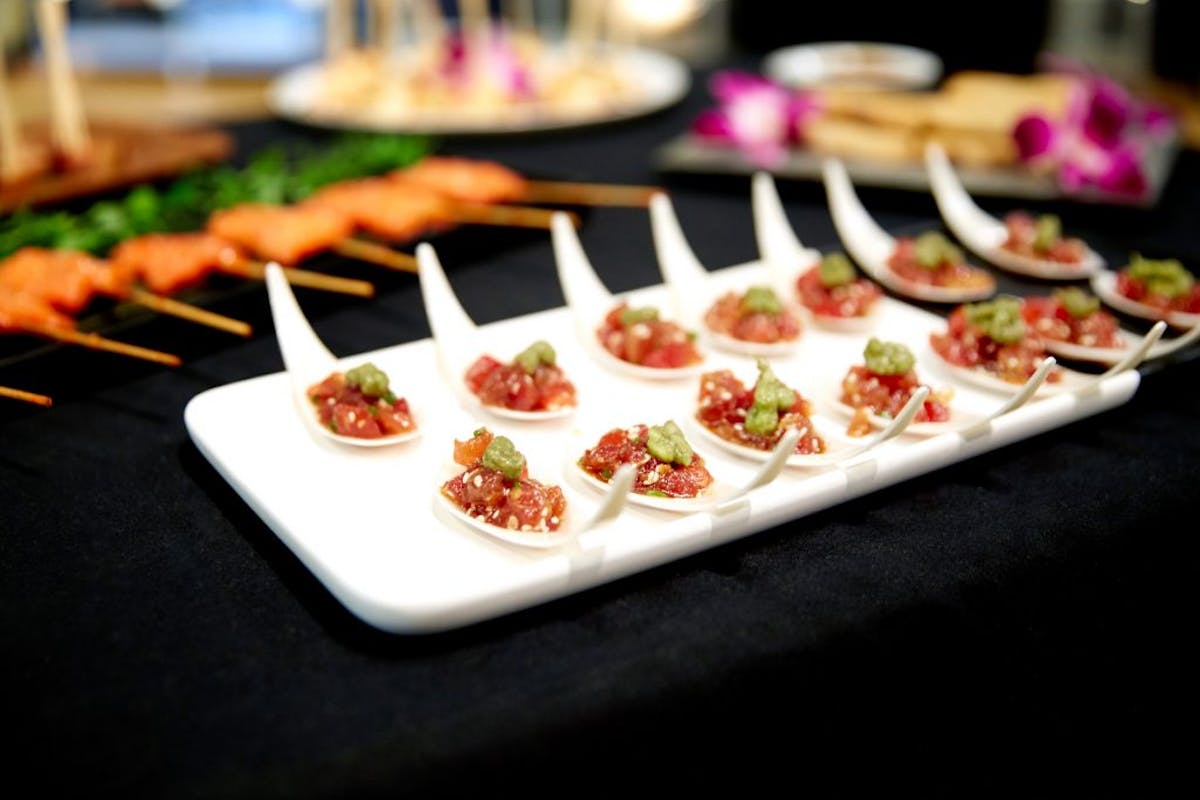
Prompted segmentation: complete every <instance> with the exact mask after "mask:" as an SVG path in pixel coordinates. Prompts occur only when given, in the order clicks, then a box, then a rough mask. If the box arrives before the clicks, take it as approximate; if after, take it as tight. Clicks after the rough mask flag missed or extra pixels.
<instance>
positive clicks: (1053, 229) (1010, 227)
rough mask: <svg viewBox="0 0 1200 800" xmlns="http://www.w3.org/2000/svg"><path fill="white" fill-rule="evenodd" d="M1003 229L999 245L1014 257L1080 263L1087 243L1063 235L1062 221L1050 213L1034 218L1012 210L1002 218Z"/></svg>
mask: <svg viewBox="0 0 1200 800" xmlns="http://www.w3.org/2000/svg"><path fill="white" fill-rule="evenodd" d="M1004 228H1005V230H1006V231H1007V233H1008V237H1007V238H1006V239H1005V240H1004V243H1003V244H1001V245H1000V246H1001V247H1003V248H1004V249H1005V250H1007V251H1009V252H1010V253H1014V254H1016V255H1018V256H1024V257H1026V258H1033V259H1039V260H1045V261H1053V262H1055V263H1058V264H1079V265H1082V264H1083V260H1084V257H1085V256H1086V255H1087V245H1085V244H1084V243H1083V240H1082V239H1077V238H1075V237H1070V236H1063V233H1062V221H1061V220H1060V219H1059V218H1058V217H1057V216H1055V215H1054V214H1042V215H1040V216H1038V217H1037V218H1036V219H1035V218H1034V217H1032V216H1031V215H1029V214H1027V213H1025V212H1023V211H1014V212H1012V213H1010V214H1008V215H1007V216H1006V217H1005V218H1004Z"/></svg>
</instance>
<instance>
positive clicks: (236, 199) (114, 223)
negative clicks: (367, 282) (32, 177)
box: [0, 133, 429, 258]
mask: <svg viewBox="0 0 1200 800" xmlns="http://www.w3.org/2000/svg"><path fill="white" fill-rule="evenodd" d="M428 151H429V142H428V141H427V140H426V139H424V138H420V137H413V136H396V135H391V134H377V133H349V134H344V135H342V136H341V137H339V138H338V139H336V140H334V141H333V142H332V143H331V144H328V145H325V146H315V145H308V146H305V147H292V148H288V149H284V148H282V147H272V148H268V149H266V150H263V151H261V152H259V153H258V154H257V155H255V156H254V157H253V158H252V159H251V160H250V161H249V163H247V164H246V166H244V167H241V168H237V167H231V166H218V167H209V168H205V169H200V170H196V171H194V172H191V173H189V174H187V175H184V176H183V177H181V178H178V179H177V180H175V181H174V182H172V183H171V184H169V185H168V186H166V187H164V188H161V189H159V188H155V187H153V186H151V185H142V186H138V187H137V188H135V189H133V190H132V191H130V192H129V193H127V194H126V195H125V196H124V197H123V198H120V199H114V200H102V201H99V202H96V203H93V204H92V205H91V206H90V207H88V208H87V209H86V210H84V211H80V212H78V213H72V212H67V211H46V212H35V211H29V210H20V211H17V212H16V213H14V214H12V215H10V216H8V217H7V218H5V219H3V220H2V221H0V258H5V257H7V256H9V255H11V254H12V253H13V252H15V251H17V250H18V249H20V248H22V247H27V246H38V247H50V248H56V249H71V250H86V251H88V252H90V253H93V254H95V255H104V254H105V253H107V252H108V251H109V249H111V248H112V247H113V246H114V245H116V244H117V243H118V242H121V241H123V240H125V239H128V238H131V237H134V236H141V235H142V234H147V233H170V232H178V231H194V230H200V229H202V228H203V227H204V225H205V222H206V221H207V219H208V216H209V215H210V214H211V213H212V212H214V211H216V210H217V209H221V208H228V207H230V206H234V205H238V204H239V203H273V204H279V203H293V202H296V201H298V200H303V199H304V198H306V197H308V196H309V195H311V194H312V193H313V192H315V191H316V190H317V189H319V188H321V187H322V186H325V185H326V184H330V183H334V182H336V181H342V180H349V179H352V178H362V177H366V176H369V175H378V174H380V173H383V172H388V171H390V170H394V169H399V168H401V167H405V166H408V165H409V164H412V163H413V162H415V161H417V160H419V159H420V158H421V157H422V156H424V155H425V154H426V153H427V152H428Z"/></svg>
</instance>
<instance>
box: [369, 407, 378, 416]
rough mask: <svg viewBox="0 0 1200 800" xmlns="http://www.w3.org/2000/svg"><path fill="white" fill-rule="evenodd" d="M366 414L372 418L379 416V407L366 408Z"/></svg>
mask: <svg viewBox="0 0 1200 800" xmlns="http://www.w3.org/2000/svg"><path fill="white" fill-rule="evenodd" d="M367 413H368V414H370V415H371V416H372V417H378V416H379V406H373V405H369V406H367Z"/></svg>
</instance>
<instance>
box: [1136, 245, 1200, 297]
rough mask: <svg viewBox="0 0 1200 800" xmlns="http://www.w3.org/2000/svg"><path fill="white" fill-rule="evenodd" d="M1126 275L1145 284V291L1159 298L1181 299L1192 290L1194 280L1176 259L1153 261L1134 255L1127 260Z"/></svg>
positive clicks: (1138, 254) (1137, 254)
mask: <svg viewBox="0 0 1200 800" xmlns="http://www.w3.org/2000/svg"><path fill="white" fill-rule="evenodd" d="M1126 274H1127V275H1129V277H1131V278H1137V279H1138V280H1139V281H1142V282H1143V283H1145V284H1146V291H1147V292H1149V293H1150V294H1156V295H1158V296H1160V297H1169V298H1174V297H1182V296H1183V295H1185V294H1187V293H1188V292H1190V291H1191V290H1192V285H1193V284H1195V283H1196V279H1195V278H1194V277H1193V276H1192V273H1190V272H1188V271H1187V270H1186V269H1184V268H1183V264H1181V263H1180V262H1179V260H1178V259H1175V258H1168V259H1162V260H1160V261H1154V260H1151V259H1149V258H1142V256H1141V254H1140V253H1134V254H1133V255H1132V256H1131V257H1130V259H1129V267H1128V268H1127V270H1126Z"/></svg>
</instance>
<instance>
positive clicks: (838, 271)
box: [820, 253, 854, 289]
mask: <svg viewBox="0 0 1200 800" xmlns="http://www.w3.org/2000/svg"><path fill="white" fill-rule="evenodd" d="M820 269H821V285H822V286H824V287H825V288H826V289H833V288H836V287H838V286H845V285H846V284H847V283H850V282H851V281H853V280H854V265H853V264H851V263H850V259H848V258H846V255H845V254H844V253H830V254H829V255H827V256H825V257H824V258H822V259H821V267H820Z"/></svg>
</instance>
